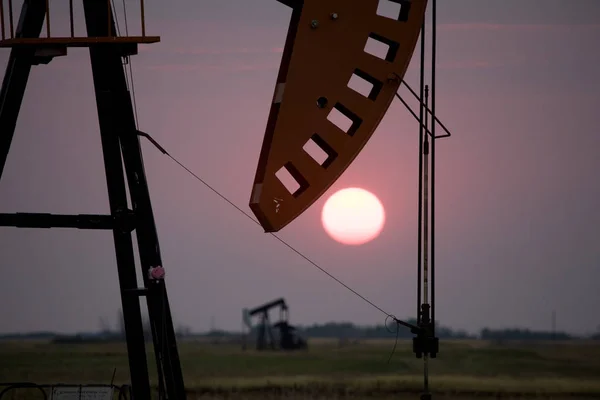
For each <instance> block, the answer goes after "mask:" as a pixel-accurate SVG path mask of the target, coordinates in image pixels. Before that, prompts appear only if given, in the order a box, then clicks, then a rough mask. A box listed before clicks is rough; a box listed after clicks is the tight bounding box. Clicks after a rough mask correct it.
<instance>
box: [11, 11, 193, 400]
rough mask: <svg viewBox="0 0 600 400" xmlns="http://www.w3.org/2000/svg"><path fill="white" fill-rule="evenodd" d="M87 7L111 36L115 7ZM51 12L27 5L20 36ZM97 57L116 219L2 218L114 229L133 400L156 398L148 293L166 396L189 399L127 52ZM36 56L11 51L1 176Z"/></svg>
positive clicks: (32, 33) (89, 19) (109, 47)
mask: <svg viewBox="0 0 600 400" xmlns="http://www.w3.org/2000/svg"><path fill="white" fill-rule="evenodd" d="M83 4H84V12H85V20H86V26H87V34H88V36H89V37H104V36H108V35H109V32H108V29H109V28H108V26H107V24H106V21H107V19H108V13H109V12H112V10H110V9H109V8H108V7H107V5H106V4H107V3H106V1H105V0H83ZM45 13H46V8H45V1H42V0H24V2H23V7H22V10H21V15H20V18H19V24H18V26H17V32H16V36H17V37H23V38H27V37H31V38H35V37H39V35H40V32H41V29H42V25H43V22H44V17H45ZM113 21H114V18H113ZM112 30H113V31H114V22H113V27H112ZM89 52H90V61H91V65H92V75H93V80H94V89H95V96H96V105H97V108H98V118H99V123H100V135H101V142H102V151H103V158H104V168H105V173H106V182H107V187H108V197H109V203H110V213H111V214H110V215H52V214H35V213H17V214H0V226H12V227H28V228H50V227H71V228H79V229H106V230H112V232H113V238H114V242H115V252H116V259H117V270H118V275H119V286H120V291H121V301H122V305H123V316H124V320H125V321H124V323H125V335H126V341H127V351H128V357H129V369H130V375H131V384H132V392H133V398H134V399H135V400H147V399H150V398H151V397H152V396H151V387H150V378H149V373H148V362H147V358H146V344H145V340H144V332H143V325H142V313H141V307H140V301H139V296H140V295H145V296H146V302H147V307H148V316H149V321H150V324H151V331H152V338H153V344H154V354H155V357H156V364H157V372H158V386H159V392H160V393H161V396H160V397H161V398H167V399H172V400H175V399H184V398H185V388H184V382H183V375H182V371H181V365H180V360H179V354H178V350H177V343H176V338H175V331H174V328H173V321H172V317H171V313H170V307H169V301H168V296H167V291H166V287H165V282H164V280H163V279H162V278H158V279H155V278H153V277H150V276H149V272H150V271H151V270H152V268H156V267H162V260H161V255H160V248H159V242H158V235H157V231H156V225H155V221H154V216H153V212H152V205H151V201H150V194H149V190H148V185H147V181H146V176H145V171H144V164H143V159H142V153H141V148H140V144H139V137H138V131H137V128H136V122H135V117H134V110H133V106H132V101H131V97H130V93H129V90H128V88H127V84H126V78H125V72H124V69H123V64H122V55H123V52H122V49H121V48H120V46H119V45H118V44H93V45H90V49H89ZM35 55H36V49H35V48H34V47H14V48H13V49H12V50H11V54H10V58H9V61H8V65H7V69H6V74H5V76H4V81H3V84H2V90H1V92H0V179H1V177H2V172H3V170H4V166H5V165H6V160H7V157H8V153H9V150H10V145H11V142H12V139H13V136H14V131H15V126H16V122H17V118H18V114H19V111H20V107H21V103H22V99H23V95H24V93H25V88H26V86H27V80H28V78H29V73H30V71H31V67H32V65H36V64H38V63H37V62H36V57H35ZM123 166H124V168H123ZM125 177H126V178H127V179H125ZM126 180H127V185H128V188H129V193H130V198H131V209H130V208H129V207H128V201H127V187H126V183H125V181H126ZM132 230H135V233H136V237H137V242H138V251H139V255H140V263H141V270H142V275H143V282H144V288H141V289H140V288H138V284H137V276H136V267H135V261H134V247H133V240H132V236H131V233H132Z"/></svg>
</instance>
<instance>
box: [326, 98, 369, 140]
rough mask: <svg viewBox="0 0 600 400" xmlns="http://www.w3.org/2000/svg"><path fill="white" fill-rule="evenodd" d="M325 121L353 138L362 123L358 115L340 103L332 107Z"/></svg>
mask: <svg viewBox="0 0 600 400" xmlns="http://www.w3.org/2000/svg"><path fill="white" fill-rule="evenodd" d="M327 120H328V121H329V122H331V123H332V124H334V125H335V126H336V127H338V128H339V129H341V130H342V131H343V132H344V133H346V134H347V135H349V136H353V135H354V133H356V131H357V130H358V128H359V127H360V124H361V123H362V119H361V118H360V117H359V116H358V115H356V114H354V113H353V112H352V111H350V110H349V109H347V108H346V107H344V106H343V105H342V104H340V103H337V104H336V105H335V106H333V108H332V109H331V111H330V112H329V114H328V115H327Z"/></svg>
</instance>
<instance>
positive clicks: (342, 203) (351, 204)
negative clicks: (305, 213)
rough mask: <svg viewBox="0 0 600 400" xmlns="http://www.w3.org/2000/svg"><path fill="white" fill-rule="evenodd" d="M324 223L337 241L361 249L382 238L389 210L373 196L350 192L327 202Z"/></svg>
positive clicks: (347, 191) (357, 190)
mask: <svg viewBox="0 0 600 400" xmlns="http://www.w3.org/2000/svg"><path fill="white" fill-rule="evenodd" d="M321 222H322V224H323V228H325V232H327V234H328V235H329V236H330V237H331V238H332V239H333V240H335V241H337V242H340V243H342V244H346V245H350V246H359V245H362V244H365V243H367V242H370V241H371V240H373V239H375V238H376V237H377V236H379V234H380V233H381V231H382V230H383V226H384V224H385V210H384V208H383V204H381V201H379V199H378V198H377V196H375V195H374V194H373V193H371V192H369V191H367V190H365V189H361V188H346V189H342V190H339V191H337V192H336V193H334V194H333V195H332V196H331V197H330V198H329V199H327V201H326V202H325V205H324V206H323V211H322V213H321Z"/></svg>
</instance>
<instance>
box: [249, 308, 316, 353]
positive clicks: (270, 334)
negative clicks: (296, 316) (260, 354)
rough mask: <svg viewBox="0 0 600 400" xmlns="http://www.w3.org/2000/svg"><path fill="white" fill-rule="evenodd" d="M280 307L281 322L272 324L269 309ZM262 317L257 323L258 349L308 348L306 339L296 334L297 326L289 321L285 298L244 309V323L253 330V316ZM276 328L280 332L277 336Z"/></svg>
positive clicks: (250, 330)
mask: <svg viewBox="0 0 600 400" xmlns="http://www.w3.org/2000/svg"><path fill="white" fill-rule="evenodd" d="M277 307H279V322H277V323H275V324H273V325H271V321H270V320H269V311H270V310H271V309H273V308H277ZM253 317H257V318H259V319H260V321H259V323H258V325H256V349H257V350H266V349H272V350H276V349H282V350H299V349H305V348H307V344H306V341H305V340H304V339H302V338H301V337H299V336H298V335H297V334H296V328H294V327H293V326H292V325H290V324H289V323H288V317H289V309H288V306H287V304H286V302H285V299H283V298H279V299H277V300H273V301H271V302H269V303H266V304H263V305H261V306H258V307H255V308H253V309H251V310H248V309H247V308H245V309H244V310H243V323H244V325H245V326H246V327H247V328H248V331H249V332H252V329H253V326H252V318H253ZM274 330H276V331H278V332H279V335H278V336H277V337H276V335H275V334H274ZM246 337H247V334H246V335H245V338H244V348H246Z"/></svg>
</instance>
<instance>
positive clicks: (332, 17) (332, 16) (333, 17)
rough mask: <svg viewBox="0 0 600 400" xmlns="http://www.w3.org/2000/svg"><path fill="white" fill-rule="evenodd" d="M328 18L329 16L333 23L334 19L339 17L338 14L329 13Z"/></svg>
mask: <svg viewBox="0 0 600 400" xmlns="http://www.w3.org/2000/svg"><path fill="white" fill-rule="evenodd" d="M329 16H330V17H331V19H332V20H334V21H335V20H336V19H338V17H339V15H338V13H335V12H334V13H331V14H329Z"/></svg>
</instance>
